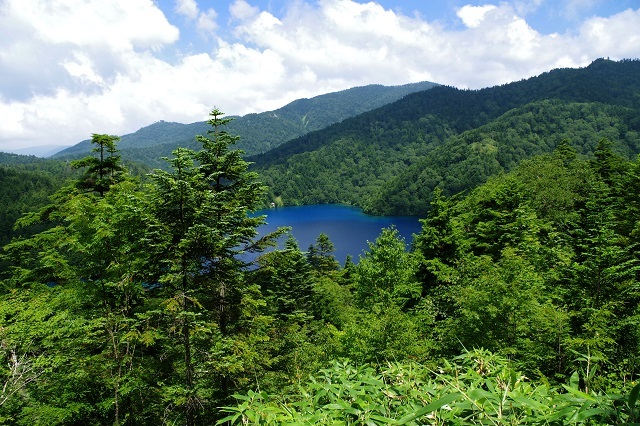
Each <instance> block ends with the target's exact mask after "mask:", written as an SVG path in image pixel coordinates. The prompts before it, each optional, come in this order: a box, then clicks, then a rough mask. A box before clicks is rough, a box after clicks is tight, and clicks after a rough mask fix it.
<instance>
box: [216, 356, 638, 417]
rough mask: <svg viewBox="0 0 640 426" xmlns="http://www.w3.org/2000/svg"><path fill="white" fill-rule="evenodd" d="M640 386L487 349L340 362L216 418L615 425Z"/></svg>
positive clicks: (629, 411)
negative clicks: (555, 377) (545, 375)
mask: <svg viewBox="0 0 640 426" xmlns="http://www.w3.org/2000/svg"><path fill="white" fill-rule="evenodd" d="M639 386H640V385H639ZM637 389H638V386H636V388H634V389H633V391H632V392H631V393H630V394H629V396H628V397H619V396H607V395H598V394H594V393H589V392H583V391H581V390H580V389H579V388H578V386H577V382H576V380H575V379H572V380H571V381H570V383H569V384H568V385H563V386H562V387H560V388H554V387H550V386H549V385H536V384H534V383H531V382H530V381H529V380H528V379H527V378H526V376H524V375H523V374H522V373H520V372H518V371H517V370H514V369H513V368H512V366H511V365H510V364H509V363H508V361H506V360H505V359H504V358H500V357H497V356H495V355H492V354H491V353H489V352H486V351H471V352H467V353H465V354H463V355H461V356H459V357H456V358H455V359H454V360H453V362H450V361H442V363H440V364H439V365H438V366H437V367H436V368H434V369H430V368H427V367H425V366H423V365H420V364H410V363H390V364H388V365H387V366H385V367H380V368H379V369H374V368H372V367H356V366H354V365H353V364H351V363H350V362H348V361H339V362H335V363H334V364H333V366H332V367H331V368H327V369H324V370H322V371H321V372H320V374H318V375H315V376H312V377H311V378H310V380H309V381H308V382H306V383H304V384H303V385H302V386H301V388H300V390H299V391H298V392H297V393H296V394H294V395H291V396H289V397H288V398H286V399H281V398H279V397H277V396H273V395H268V394H266V393H264V392H262V393H256V392H249V393H247V394H245V395H240V394H238V395H235V397H236V399H237V401H238V404H237V405H236V406H228V407H225V408H224V411H226V412H227V413H228V414H229V415H228V416H227V417H225V418H223V419H221V420H220V421H218V423H217V424H226V423H227V422H229V423H230V424H232V425H233V424H261V425H275V424H278V425H281V424H290V425H293V424H321V425H329V424H348V425H382V424H388V425H419V424H457V425H471V424H490V425H518V424H527V425H561V424H614V423H623V422H626V421H634V420H635V419H636V412H635V408H634V406H635V404H636V402H637V393H638V392H637ZM620 402H622V404H620Z"/></svg>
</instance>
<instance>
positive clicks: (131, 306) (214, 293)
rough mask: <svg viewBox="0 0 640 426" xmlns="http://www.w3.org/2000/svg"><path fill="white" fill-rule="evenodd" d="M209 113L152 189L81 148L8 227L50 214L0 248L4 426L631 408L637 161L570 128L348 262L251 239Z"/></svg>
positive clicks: (638, 238) (627, 418)
mask: <svg viewBox="0 0 640 426" xmlns="http://www.w3.org/2000/svg"><path fill="white" fill-rule="evenodd" d="M551 104H555V103H554V102H551ZM558 105H564V104H563V103H559V104H558ZM570 105H573V104H570ZM575 105H576V108H578V109H579V110H581V111H586V110H583V109H581V108H582V104H580V103H576V104H575ZM614 109H615V108H614ZM558 111H560V110H558ZM221 115H222V114H221V113H220V112H219V111H217V110H214V111H213V112H212V118H211V120H210V121H209V125H211V126H213V127H214V129H215V130H217V131H216V132H215V133H214V134H213V135H212V138H207V137H200V138H198V140H199V143H200V144H201V146H202V148H201V149H200V150H197V151H195V150H189V149H184V148H183V149H177V150H175V151H174V153H173V155H172V157H171V158H170V159H169V160H168V163H169V166H168V167H167V170H157V171H156V172H154V173H153V174H152V175H151V176H150V178H149V183H148V184H147V185H145V186H141V185H139V184H137V183H136V182H134V181H132V180H131V178H130V177H129V176H127V175H126V174H125V173H122V170H121V164H120V163H119V160H118V157H117V156H113V157H106V158H104V159H100V160H98V161H95V160H91V161H87V162H86V164H87V165H88V166H89V167H87V168H86V170H84V173H83V174H82V175H80V176H79V177H78V178H76V179H75V180H74V181H73V182H71V184H70V185H68V186H66V187H64V188H62V189H61V190H59V191H57V193H56V194H55V196H54V197H52V198H51V200H50V202H49V204H48V205H47V206H45V207H44V208H42V209H40V210H39V211H37V212H34V213H31V214H27V215H26V216H24V217H23V218H22V219H21V220H20V221H19V225H20V226H29V225H34V224H42V225H45V230H44V231H42V232H37V233H35V234H33V235H30V236H26V237H25V238H17V239H14V240H13V241H12V242H11V243H9V244H8V245H6V246H5V247H4V249H3V251H2V256H1V260H2V263H1V264H0V265H1V266H2V269H1V271H0V272H1V273H2V275H1V281H0V283H1V286H0V331H1V333H0V342H1V343H2V344H1V345H0V381H2V387H1V389H0V424H11V425H33V424H43V425H44V424H46V425H78V424H118V425H134V424H135V425H158V424H181V425H187V426H192V425H194V426H195V425H211V424H219V425H224V424H232V425H244V424H267V425H286V424H290V425H300V424H318V425H335V424H353V425H383V424H392V425H412V426H418V425H424V424H455V425H472V424H494V425H506V424H508V425H520V424H522V425H531V424H537V425H564V424H585V425H609V424H611V425H616V424H635V423H638V422H639V421H640V404H639V403H638V399H639V398H638V394H639V393H640V384H639V381H640V375H639V372H640V368H639V367H640V363H639V362H640V360H639V359H638V353H640V326H639V325H640V310H639V309H640V308H639V306H640V304H639V302H640V284H639V275H638V272H639V271H640V263H639V261H640V259H639V255H640V252H639V251H638V245H639V243H640V227H639V224H640V201H639V200H638V197H637V194H638V193H639V192H640V157H638V158H636V159H634V160H633V161H629V160H627V159H625V158H624V157H622V156H621V155H620V154H618V153H617V150H616V149H614V146H613V143H612V142H611V141H609V140H608V139H606V138H601V139H599V140H598V141H597V142H596V144H595V146H594V148H593V151H592V152H591V153H586V152H585V153H584V154H589V155H580V154H579V153H578V152H576V150H575V149H573V148H572V146H571V145H570V144H569V143H567V142H566V141H561V142H560V143H558V144H557V146H556V147H555V148H554V149H553V151H552V153H549V154H544V155H540V156H533V157H531V158H529V159H527V160H524V161H522V162H520V164H519V165H517V166H514V168H513V170H512V171H510V172H508V173H504V172H503V173H500V174H498V175H494V176H492V177H490V178H489V179H488V180H487V182H485V183H484V184H481V185H479V186H478V187H476V188H475V189H473V190H470V191H469V192H468V193H467V194H466V195H465V194H458V195H455V196H452V197H448V196H446V195H444V194H443V193H442V191H441V190H436V191H435V192H434V194H433V197H431V198H432V200H431V203H430V204H431V206H430V213H429V215H428V216H427V218H426V219H424V220H423V221H422V223H423V227H422V230H421V232H420V233H419V235H417V236H416V237H415V239H414V241H412V244H411V250H410V251H407V250H406V242H405V241H404V240H403V239H402V238H401V237H399V234H398V232H397V230H395V229H393V228H389V229H385V230H383V231H382V232H381V234H380V236H379V237H378V238H377V239H376V240H375V241H374V242H371V243H370V244H369V250H368V251H367V252H365V253H364V254H363V255H361V256H360V258H359V259H358V261H357V262H356V263H353V262H347V263H346V264H345V266H344V267H340V264H339V263H338V262H337V261H336V259H335V258H334V257H333V254H332V252H333V247H332V244H331V241H329V239H328V238H327V237H326V235H323V234H319V236H318V239H317V243H316V244H314V245H313V246H312V247H310V248H309V250H308V251H307V252H303V251H302V250H301V249H300V248H299V246H298V244H297V242H296V241H295V239H293V238H292V237H289V238H288V239H287V240H286V243H285V245H284V248H282V249H277V250H271V251H266V252H265V249H266V248H268V247H270V246H271V245H272V244H273V242H274V239H275V238H277V237H278V236H279V235H284V234H285V233H286V232H287V230H286V229H280V230H278V231H277V232H276V233H275V234H271V235H266V236H258V235H257V232H256V229H257V227H258V226H259V225H260V224H262V223H263V222H264V218H263V217H256V216H253V215H250V214H249V213H250V211H251V210H253V209H255V208H257V207H258V205H259V203H260V201H261V197H262V196H263V195H264V192H265V191H266V188H265V187H264V186H263V185H262V184H261V182H260V181H259V180H258V178H259V176H258V175H256V174H254V173H252V172H251V171H249V169H248V164H247V162H245V161H244V160H243V159H242V158H241V156H240V155H239V154H238V152H237V151H235V150H233V149H232V146H233V144H234V137H233V136H232V135H230V134H228V133H226V132H224V131H220V130H223V129H224V126H225V125H226V124H227V122H226V120H225V119H223V118H222V117H221ZM587 121H588V120H585V123H586V122H587ZM97 136H101V135H97ZM586 136H587V135H585V138H587V137H586ZM587 139H589V138H587ZM112 141H113V140H112V139H110V137H108V135H107V138H104V139H103V138H100V137H96V138H95V140H94V143H97V144H102V145H100V148H102V147H103V145H106V146H107V147H110V146H111V145H110V144H111V142H112ZM480 148H482V150H487V149H488V148H487V147H486V146H481V147H480ZM489 148H490V147H489ZM583 156H584V157H588V158H589V159H584V158H582V157H583ZM76 164H78V163H76ZM83 164H84V163H83ZM247 253H254V254H256V255H257V256H258V257H257V258H255V260H253V261H251V262H249V261H248V259H247V258H246V257H244V256H243V255H246V254H247Z"/></svg>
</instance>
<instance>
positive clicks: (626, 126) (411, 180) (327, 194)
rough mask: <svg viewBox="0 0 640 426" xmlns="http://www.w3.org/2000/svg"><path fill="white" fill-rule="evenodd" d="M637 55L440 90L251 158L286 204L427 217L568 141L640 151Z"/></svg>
mask: <svg viewBox="0 0 640 426" xmlns="http://www.w3.org/2000/svg"><path fill="white" fill-rule="evenodd" d="M639 76H640V61H622V62H613V61H608V60H603V59H600V60H597V61H595V62H593V63H592V64H591V65H589V66H588V67H586V68H583V69H558V70H553V71H551V72H548V73H544V74H542V75H540V76H538V77H533V78H530V79H527V80H523V81H520V82H515V83H510V84H506V85H503V86H496V87H491V88H487V89H482V90H474V91H471V90H459V89H455V88H452V87H443V86H440V87H436V88H433V89H431V90H429V91H425V92H419V93H414V94H411V95H408V96H406V97H405V98H403V99H401V100H399V101H397V102H394V103H392V104H389V105H385V106H383V107H381V108H378V109H376V110H373V111H370V112H368V113H366V114H361V115H359V116H357V117H353V118H350V119H348V120H344V121H343V122H341V123H338V124H334V125H332V126H330V127H328V128H326V129H323V130H321V131H318V132H312V133H309V134H307V135H305V136H302V137H300V138H298V139H295V140H292V141H290V142H288V143H286V144H283V145H281V146H279V147H277V148H275V149H273V150H271V151H269V152H267V153H265V154H263V155H260V156H256V157H253V158H251V159H250V160H251V161H253V162H255V163H256V164H255V166H254V167H255V168H254V170H256V171H257V172H258V173H259V174H260V175H261V176H262V177H263V179H264V181H265V183H266V184H267V185H268V186H269V188H270V193H269V195H270V197H271V199H272V200H273V201H275V200H282V202H283V203H284V204H317V203H335V202H340V203H346V204H355V205H358V206H361V207H363V208H365V210H366V211H368V212H370V213H375V214H414V215H424V214H425V213H426V211H427V210H428V209H429V202H430V196H431V193H432V191H433V189H434V188H436V187H438V188H441V189H442V190H443V191H444V193H445V194H448V195H452V194H455V193H457V192H459V191H462V190H468V189H471V188H473V187H475V186H476V185H478V184H480V183H483V182H485V181H486V179H487V178H488V177H489V176H491V175H492V174H494V173H497V172H500V171H509V170H511V169H512V168H513V167H514V166H515V165H517V164H518V163H519V162H520V161H522V160H523V159H526V158H530V157H531V156H533V155H539V154H543V153H549V152H551V151H552V150H553V149H554V148H555V147H556V146H557V145H558V143H560V142H561V141H562V140H564V139H568V140H569V143H570V144H571V145H572V146H573V147H574V149H576V151H578V153H579V154H581V155H589V154H590V153H591V152H592V151H593V149H594V147H595V145H596V143H597V141H598V140H599V139H600V138H601V137H607V138H608V139H609V140H611V141H612V142H613V143H614V145H615V149H616V151H617V152H619V153H621V154H624V155H628V156H629V157H628V158H632V157H633V155H635V154H637V153H638V152H640V151H638V149H639V148H640V143H639V141H638V135H639V132H640V121H639V120H638V117H639V116H640V115H639V114H638V112H639V111H640V103H639V102H638V96H637V94H638V93H639V92H640V78H639Z"/></svg>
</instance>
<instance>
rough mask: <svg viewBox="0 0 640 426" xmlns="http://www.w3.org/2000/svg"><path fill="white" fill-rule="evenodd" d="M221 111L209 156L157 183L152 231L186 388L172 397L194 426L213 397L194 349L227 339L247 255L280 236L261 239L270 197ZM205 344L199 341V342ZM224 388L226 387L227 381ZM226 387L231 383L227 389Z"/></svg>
mask: <svg viewBox="0 0 640 426" xmlns="http://www.w3.org/2000/svg"><path fill="white" fill-rule="evenodd" d="M222 115H223V113H222V112H220V111H219V110H217V109H215V110H213V111H212V112H211V114H210V116H211V119H210V120H209V121H208V123H209V124H210V125H211V127H212V129H211V130H210V131H209V132H208V134H207V136H198V137H197V140H198V141H199V142H200V143H201V144H202V150H201V151H199V152H195V151H193V150H189V149H185V148H179V149H177V150H176V151H174V158H172V159H170V160H168V161H169V164H170V166H171V171H162V170H156V171H155V173H154V174H152V175H151V178H152V180H153V186H152V205H153V207H152V208H153V211H154V214H155V216H156V218H157V223H156V225H155V227H153V228H152V229H150V235H149V239H150V240H151V241H153V250H154V254H153V260H152V262H151V264H150V268H152V269H153V271H154V274H155V279H156V280H157V282H158V283H159V284H160V287H161V293H162V295H163V298H164V302H163V306H164V311H165V316H166V317H167V318H168V319H169V320H170V324H169V330H170V331H171V333H170V335H169V338H170V339H172V340H173V339H175V340H177V342H176V343H178V342H179V345H180V346H181V348H182V350H181V352H182V360H181V361H179V360H175V361H174V362H175V367H174V368H175V370H177V371H182V374H183V378H182V383H183V384H182V386H177V387H176V386H174V387H172V388H171V389H168V390H167V392H170V393H171V395H172V396H171V398H173V401H174V403H175V404H176V405H179V406H181V407H182V408H183V413H184V421H185V424H186V425H193V424H195V422H196V417H197V416H196V414H197V411H199V410H200V408H199V407H202V406H204V405H205V403H206V398H207V397H206V395H205V394H207V393H209V392H210V391H211V390H209V389H204V388H203V387H201V386H200V387H199V376H198V374H199V373H198V367H199V366H202V364H203V363H204V360H203V359H196V358H195V357H196V352H194V350H195V349H196V348H194V345H196V346H200V347H199V349H203V350H198V351H197V353H198V354H199V356H202V355H203V353H204V350H205V348H206V347H207V345H209V343H208V342H207V340H206V339H202V336H205V335H211V334H212V333H214V334H216V333H219V334H220V335H221V336H227V335H229V334H230V333H231V332H232V328H233V325H234V321H235V319H236V318H238V316H239V315H240V314H239V304H240V302H241V300H242V298H243V295H244V293H243V292H244V290H245V289H246V287H245V282H244V280H243V270H244V268H245V267H246V266H247V265H248V263H247V260H245V257H243V256H245V255H246V254H247V253H252V252H259V251H261V250H263V249H264V248H266V247H267V246H269V245H271V244H273V242H274V240H275V238H276V237H277V235H279V232H276V233H274V234H272V235H268V236H265V237H262V238H259V239H256V236H257V233H258V232H257V228H258V226H260V225H261V224H263V223H264V216H250V215H249V212H250V211H252V210H254V209H256V208H257V206H258V205H259V202H260V201H261V197H262V196H263V194H264V192H265V189H264V187H263V186H262V185H261V184H260V183H259V182H258V181H257V180H256V175H255V174H254V173H251V172H249V171H248V163H247V162H245V161H244V160H243V159H242V157H241V154H242V152H241V151H237V150H232V149H231V147H232V145H233V144H234V143H235V142H236V140H237V137H235V136H232V135H230V134H228V133H227V132H226V131H225V130H224V126H225V125H226V124H228V123H229V121H230V120H229V119H224V118H222ZM196 337H197V338H196ZM223 382H224V380H223ZM222 386H223V387H225V386H226V385H225V384H224V383H223V385H222Z"/></svg>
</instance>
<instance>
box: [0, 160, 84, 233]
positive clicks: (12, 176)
mask: <svg viewBox="0 0 640 426" xmlns="http://www.w3.org/2000/svg"><path fill="white" fill-rule="evenodd" d="M72 176H74V172H73V171H72V170H71V168H70V167H68V165H66V164H65V163H64V162H62V161H50V160H44V159H42V158H37V157H34V156H27V155H18V154H7V153H4V152H0V188H2V190H1V191H0V244H2V245H4V244H6V243H8V242H9V241H10V240H11V238H12V237H14V236H16V235H19V234H24V233H25V232H26V231H23V232H15V231H14V229H13V225H14V224H15V222H16V220H17V219H18V218H19V217H20V216H22V214H24V213H26V212H29V211H32V210H35V209H38V208H40V207H42V206H43V205H45V204H47V202H48V199H49V196H51V195H52V194H53V193H54V192H55V191H56V190H57V189H59V188H60V187H61V186H62V185H63V184H64V183H65V181H66V180H68V179H70V178H71V177H72ZM40 229H41V228H40Z"/></svg>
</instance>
